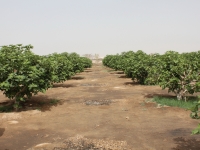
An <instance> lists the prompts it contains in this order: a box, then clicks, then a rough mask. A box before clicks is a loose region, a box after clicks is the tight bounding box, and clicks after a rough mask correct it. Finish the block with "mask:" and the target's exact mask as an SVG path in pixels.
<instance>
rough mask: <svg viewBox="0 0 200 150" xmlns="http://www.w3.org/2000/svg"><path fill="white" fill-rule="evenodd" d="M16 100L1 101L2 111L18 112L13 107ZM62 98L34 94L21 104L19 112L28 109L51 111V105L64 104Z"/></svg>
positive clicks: (0, 110) (0, 107) (0, 109)
mask: <svg viewBox="0 0 200 150" xmlns="http://www.w3.org/2000/svg"><path fill="white" fill-rule="evenodd" d="M13 104H14V100H7V101H5V102H2V103H0V113H1V112H16V110H15V109H14V108H13ZM62 104H63V103H62V102H61V101H60V100H57V99H52V98H49V97H48V96H43V95H37V96H33V97H32V98H31V99H30V100H27V101H25V102H24V103H22V104H21V108H19V109H18V112H21V111H28V110H40V111H42V112H45V111H50V110H51V107H53V106H58V105H62Z"/></svg>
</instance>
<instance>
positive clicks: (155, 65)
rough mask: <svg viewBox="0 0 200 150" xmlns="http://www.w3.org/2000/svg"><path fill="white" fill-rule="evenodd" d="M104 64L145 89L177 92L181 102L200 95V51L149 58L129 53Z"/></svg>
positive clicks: (142, 53) (112, 58)
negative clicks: (192, 95) (190, 95)
mask: <svg viewBox="0 0 200 150" xmlns="http://www.w3.org/2000/svg"><path fill="white" fill-rule="evenodd" d="M103 64H104V65H105V66H107V67H110V68H113V69H115V70H121V71H124V73H125V74H126V76H127V77H130V78H132V80H134V81H136V82H138V83H140V84H145V85H160V86H161V87H162V89H168V91H169V92H174V93H175V94H176V95H177V98H178V99H179V100H181V99H185V100H186V97H187V94H193V93H195V92H199V91H200V51H198V52H190V53H182V54H180V53H178V52H175V51H167V52H166V53H165V54H163V55H161V54H151V55H148V54H146V53H144V52H143V51H141V50H139V51H137V52H133V51H128V52H123V53H121V54H116V55H107V56H106V57H105V58H104V59H103Z"/></svg>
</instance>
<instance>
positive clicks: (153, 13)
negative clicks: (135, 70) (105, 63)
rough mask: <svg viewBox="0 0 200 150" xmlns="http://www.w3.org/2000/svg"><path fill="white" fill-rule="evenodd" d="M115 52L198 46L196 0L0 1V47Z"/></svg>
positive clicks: (38, 51) (199, 4)
mask: <svg viewBox="0 0 200 150" xmlns="http://www.w3.org/2000/svg"><path fill="white" fill-rule="evenodd" d="M8 44H24V45H27V44H31V45H33V46H34V49H33V52H34V53H36V54H40V55H46V54H51V53H53V52H58V53H61V52H76V53H79V54H81V55H83V54H95V53H97V54H100V55H101V56H105V55H106V54H116V53H121V52H124V51H129V50H133V51H137V50H143V51H144V52H146V53H155V52H157V53H164V52H166V51H167V50H175V51H178V52H191V51H198V50H200V0H0V46H2V45H8Z"/></svg>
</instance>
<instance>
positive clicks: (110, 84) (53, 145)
mask: <svg viewBox="0 0 200 150" xmlns="http://www.w3.org/2000/svg"><path fill="white" fill-rule="evenodd" d="M166 94H168V93H167V92H166V91H163V90H161V89H160V87H157V86H141V85H137V84H133V83H132V81H131V79H128V78H125V77H124V75H123V74H121V73H120V72H115V71H109V69H106V68H105V67H103V66H102V65H101V64H99V65H98V64H96V65H94V66H93V67H92V68H91V69H87V70H85V72H83V73H80V74H78V75H76V76H75V77H74V78H73V79H72V80H69V81H66V82H65V83H62V84H56V85H55V86H54V88H52V89H49V90H48V91H47V92H46V93H45V94H39V95H38V96H34V97H33V98H32V100H31V101H30V102H29V103H27V106H26V108H27V110H26V111H22V112H18V113H0V150H27V149H29V150H31V149H32V150H36V149H41V150H42V149H43V150H45V149H47V150H66V149H68V148H67V147H70V146H71V147H78V146H76V144H77V145H78V144H79V145H82V146H83V147H84V146H85V148H83V147H81V146H79V147H78V149H89V148H86V147H93V149H103V147H104V148H107V149H108V148H110V149H133V150H199V149H200V136H198V135H195V136H190V133H191V130H192V129H193V128H195V127H196V126H197V124H198V121H197V120H192V119H190V117H189V113H190V112H189V111H185V110H183V109H180V108H171V107H166V108H157V107H156V104H154V103H145V100H147V99H148V98H150V97H152V96H153V95H166ZM55 100H60V101H61V102H62V103H61V104H58V105H57V106H53V105H45V104H46V103H47V102H48V103H52V104H53V103H54V102H55ZM5 101H7V99H6V98H5V97H4V96H3V94H2V93H0V104H2V103H3V102H5ZM37 106H41V108H40V107H38V108H40V109H41V111H39V110H31V109H32V108H33V107H37ZM42 143H43V144H42ZM45 143H46V144H45ZM39 144H40V145H39ZM95 147H96V148H95Z"/></svg>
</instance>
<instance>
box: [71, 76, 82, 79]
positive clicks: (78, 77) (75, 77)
mask: <svg viewBox="0 0 200 150" xmlns="http://www.w3.org/2000/svg"><path fill="white" fill-rule="evenodd" d="M83 79H85V78H84V77H81V76H74V77H71V79H70V80H83Z"/></svg>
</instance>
